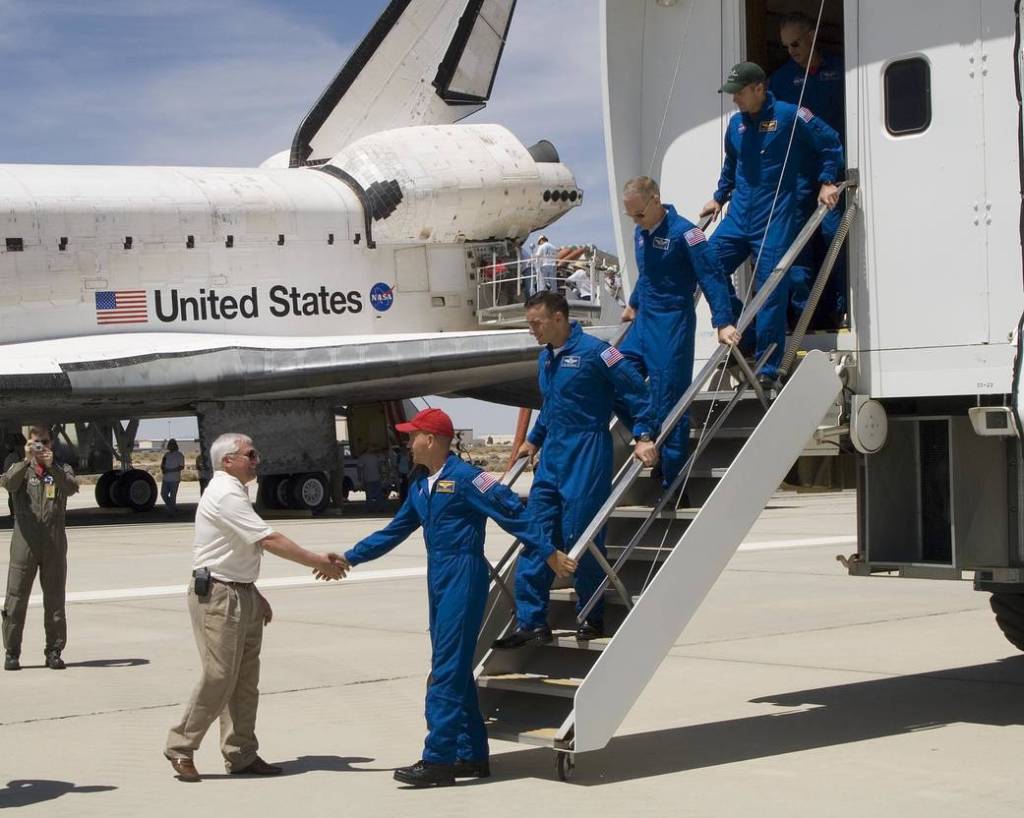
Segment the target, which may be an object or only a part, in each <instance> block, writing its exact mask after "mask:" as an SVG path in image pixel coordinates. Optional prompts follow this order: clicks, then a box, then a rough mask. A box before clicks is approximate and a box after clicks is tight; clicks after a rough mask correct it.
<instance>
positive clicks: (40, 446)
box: [31, 440, 46, 454]
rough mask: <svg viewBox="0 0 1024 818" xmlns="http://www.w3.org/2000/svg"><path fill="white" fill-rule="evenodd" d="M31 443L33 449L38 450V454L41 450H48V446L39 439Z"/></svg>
mask: <svg viewBox="0 0 1024 818" xmlns="http://www.w3.org/2000/svg"><path fill="white" fill-rule="evenodd" d="M31 445H32V451H34V452H36V453H37V454H38V453H39V452H43V451H46V447H45V446H44V445H43V444H42V443H40V442H39V441H38V440H33V441H32V444H31Z"/></svg>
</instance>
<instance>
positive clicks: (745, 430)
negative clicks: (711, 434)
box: [690, 426, 754, 440]
mask: <svg viewBox="0 0 1024 818" xmlns="http://www.w3.org/2000/svg"><path fill="white" fill-rule="evenodd" d="M702 428H703V427H701V426H691V427H690V437H691V438H692V439H693V440H697V439H698V438H699V437H700V433H701V431H702ZM752 434H754V427H753V426H723V427H722V428H721V429H719V430H718V431H717V432H716V433H715V439H716V440H719V439H722V440H724V439H726V438H732V439H736V438H740V439H743V440H746V439H747V438H748V437H750V436H751V435H752Z"/></svg>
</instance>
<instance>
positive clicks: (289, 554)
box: [164, 433, 349, 781]
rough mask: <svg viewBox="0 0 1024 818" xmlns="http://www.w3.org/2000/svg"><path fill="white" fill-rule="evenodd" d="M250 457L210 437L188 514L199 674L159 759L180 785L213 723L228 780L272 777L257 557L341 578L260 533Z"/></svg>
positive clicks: (191, 776)
mask: <svg viewBox="0 0 1024 818" xmlns="http://www.w3.org/2000/svg"><path fill="white" fill-rule="evenodd" d="M259 460H260V456H259V453H258V452H257V451H256V449H255V448H254V447H253V444H252V440H251V439H250V438H249V437H247V436H246V435H243V434H236V433H229V434H224V435H221V436H220V437H218V438H217V439H216V440H215V441H214V443H213V445H212V446H211V447H210V462H211V463H212V465H213V467H214V469H215V471H214V475H213V479H212V480H211V481H210V484H209V486H208V487H207V489H206V491H205V492H204V493H203V496H202V499H201V500H200V501H199V507H198V508H197V509H196V533H195V544H194V546H193V549H192V569H193V570H192V576H193V581H192V583H191V584H190V586H189V590H188V610H189V615H190V617H191V618H192V630H193V632H194V634H195V639H196V644H197V645H198V647H199V655H200V656H201V657H202V662H203V670H202V676H201V677H200V679H199V684H198V685H196V688H195V690H193V691H192V698H191V700H190V701H189V703H188V706H187V707H186V708H185V715H184V716H183V717H182V719H181V722H180V723H179V724H178V725H177V726H175V727H173V728H172V729H171V732H170V734H169V735H168V737H167V748H166V749H165V750H164V755H165V756H166V757H167V758H168V759H169V760H170V762H171V766H172V767H174V771H175V772H176V773H177V774H178V778H180V779H181V780H183V781H199V780H200V779H199V773H197V772H196V768H195V765H194V764H193V763H192V754H193V753H194V752H195V751H196V750H197V749H199V743H200V742H201V741H202V739H203V736H204V735H205V734H206V731H207V730H208V729H209V727H210V725H211V724H213V722H214V721H215V720H217V719H218V718H219V719H220V733H221V753H222V754H223V755H224V764H225V767H226V768H227V770H228V772H229V773H232V774H249V775H277V774H278V773H280V772H281V768H280V767H275V766H273V765H271V764H267V763H266V762H265V761H264V760H263V759H262V758H260V757H259V756H258V755H257V754H256V751H257V749H258V747H259V743H258V742H257V741H256V707H257V705H258V703H259V678H260V644H261V642H262V639H263V626H264V625H266V624H269V623H270V619H271V616H272V611H271V609H270V603H269V602H267V600H266V599H265V598H264V597H263V595H262V594H261V593H260V592H259V591H258V590H257V589H256V585H255V582H256V578H257V577H258V576H259V573H260V560H261V558H262V557H263V552H264V551H269V552H270V553H271V554H275V555H277V556H278V557H283V558H284V559H286V560H291V561H292V562H297V563H299V564H300V565H305V566H308V567H310V568H314V569H316V571H317V572H319V573H320V574H322V575H323V576H324V577H325V578H329V579H341V578H342V577H343V576H345V574H346V573H347V572H348V568H349V566H348V563H347V562H345V560H344V559H343V558H342V557H340V556H338V555H337V554H314V553H313V552H312V551H307V550H306V549H305V548H302V547H301V546H300V545H298V544H297V543H295V542H293V541H292V540H291V539H289V538H288V537H286V536H285V535H284V534H281V533H279V532H276V531H274V530H273V529H271V528H270V526H268V525H267V524H266V523H265V522H264V521H263V520H262V519H260V516H259V515H258V514H257V513H256V512H255V511H254V510H253V507H252V503H251V501H250V500H249V495H248V492H247V491H246V488H245V486H246V484H247V483H250V482H252V480H254V479H255V477H256V468H257V466H258V465H259Z"/></svg>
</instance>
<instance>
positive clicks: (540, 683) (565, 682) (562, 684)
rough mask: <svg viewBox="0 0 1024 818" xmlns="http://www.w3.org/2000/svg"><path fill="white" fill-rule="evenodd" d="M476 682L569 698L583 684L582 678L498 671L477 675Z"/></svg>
mask: <svg viewBox="0 0 1024 818" xmlns="http://www.w3.org/2000/svg"><path fill="white" fill-rule="evenodd" d="M476 683H477V686H478V687H490V688H494V689H495V690H512V691H516V692H518V693H534V694H538V695H541V696H560V697H561V698H565V699H571V698H572V697H573V696H575V695H576V689H577V688H578V687H579V686H580V685H581V684H583V680H582V679H572V678H568V679H565V678H558V677H554V676H542V675H540V674H537V673H499V674H496V675H494V676H478V677H477V680H476Z"/></svg>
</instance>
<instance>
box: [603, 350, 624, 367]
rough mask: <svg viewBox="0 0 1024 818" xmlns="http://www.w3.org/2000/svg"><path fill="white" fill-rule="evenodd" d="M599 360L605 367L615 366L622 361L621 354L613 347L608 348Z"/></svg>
mask: <svg viewBox="0 0 1024 818" xmlns="http://www.w3.org/2000/svg"><path fill="white" fill-rule="evenodd" d="M601 360H602V361H604V362H605V365H606V366H615V364H617V363H618V362H619V361H621V360H622V353H621V352H619V351H618V350H617V349H616V348H615V347H608V349H606V350H605V351H604V352H602V353H601Z"/></svg>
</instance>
